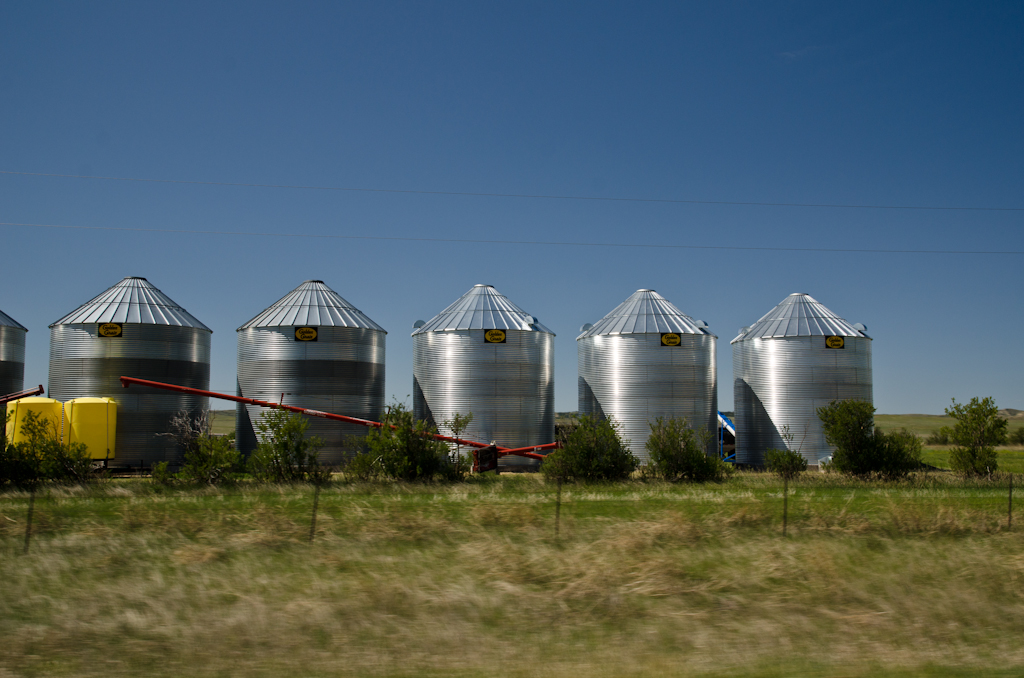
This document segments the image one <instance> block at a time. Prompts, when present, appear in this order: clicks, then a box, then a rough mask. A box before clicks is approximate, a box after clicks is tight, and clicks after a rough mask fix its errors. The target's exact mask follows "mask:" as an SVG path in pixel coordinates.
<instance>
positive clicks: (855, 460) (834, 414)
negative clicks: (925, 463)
mask: <svg viewBox="0 0 1024 678" xmlns="http://www.w3.org/2000/svg"><path fill="white" fill-rule="evenodd" d="M817 412H818V418H819V419H821V423H822V428H823V429H824V431H825V441H826V442H828V444H829V445H832V446H833V447H835V450H836V451H835V452H834V453H833V454H832V462H831V463H830V464H829V468H831V469H833V470H835V471H838V472H840V473H846V474H849V475H854V476H860V477H866V476H872V475H876V476H879V477H881V478H886V479H890V480H891V479H895V478H902V477H904V476H906V475H907V474H908V473H910V472H911V471H913V470H914V469H916V468H919V467H920V466H921V440H920V439H919V438H918V437H917V436H916V435H914V434H913V433H911V432H909V431H907V430H905V429H904V430H900V431H893V432H892V433H883V432H882V431H876V430H875V408H874V406H873V405H872V404H871V403H869V402H865V401H862V400H833V401H832V402H830V403H829V404H828V405H825V406H824V407H819V408H818V409H817Z"/></svg>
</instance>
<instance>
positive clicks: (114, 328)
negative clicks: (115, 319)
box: [97, 323, 124, 337]
mask: <svg viewBox="0 0 1024 678" xmlns="http://www.w3.org/2000/svg"><path fill="white" fill-rule="evenodd" d="M123 331H124V327H123V326H122V325H121V323H103V324H102V325H100V326H99V330H98V331H97V333H98V334H99V336H101V337H120V336H121V333H122V332H123Z"/></svg>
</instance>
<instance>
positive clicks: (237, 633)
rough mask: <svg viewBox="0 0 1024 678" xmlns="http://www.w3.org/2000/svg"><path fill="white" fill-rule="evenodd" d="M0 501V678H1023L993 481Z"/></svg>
mask: <svg viewBox="0 0 1024 678" xmlns="http://www.w3.org/2000/svg"><path fill="white" fill-rule="evenodd" d="M562 496H563V504H562V513H561V526H560V535H559V537H558V538H556V537H555V533H554V512H555V507H554V499H555V489H554V488H553V487H551V486H550V485H546V484H544V483H543V481H542V480H541V479H540V478H538V477H537V476H534V475H530V476H523V475H516V476H509V475H505V476H502V477H500V478H494V477H493V476H491V477H488V478H477V479H473V480H472V481H470V482H468V483H466V484H461V485H408V484H393V485H385V484H381V485H377V484H347V483H344V482H336V483H334V484H333V485H332V486H331V487H329V488H328V489H327V490H325V491H324V492H323V493H322V494H321V497H320V518H319V522H318V524H317V533H316V540H315V541H314V543H313V544H309V543H308V541H307V540H308V535H309V514H310V508H311V502H312V491H311V489H310V488H309V487H306V486H295V487H292V486H285V487H276V486H275V487H256V486H240V487H235V488H226V489H218V488H206V489H170V490H168V489H162V488H160V487H158V486H154V485H153V484H152V483H150V482H149V481H148V480H114V481H104V482H102V483H100V484H98V485H96V486H92V487H86V488H70V489H54V490H51V491H49V492H46V493H43V494H41V495H40V496H39V497H38V498H37V500H36V504H35V506H36V513H35V532H34V536H33V540H32V543H31V549H30V552H29V554H28V555H22V554H21V551H22V548H23V543H24V542H23V539H24V527H25V513H26V508H27V503H28V495H26V494H25V493H21V492H8V493H5V494H0V581H2V582H3V585H2V586H0V634H2V636H3V638H4V642H3V643H0V676H3V677H4V678H7V676H42V675H48V676H49V675H75V676H100V675H102V676H110V675H146V676H228V675H231V676H237V675H254V676H281V675H288V676H343V675H344V676H652V675H669V676H684V675H697V676H734V675H739V676H795V675H808V674H819V675H836V676H869V675H870V676H876V675H882V676H910V675H929V676H961V675H963V676H967V675H972V676H973V675H991V676H1011V675H1020V673H1021V672H1022V671H1024V648H1022V647H1021V644H1020V642H1019V638H1020V629H1021V628H1024V555H1022V554H1024V529H1021V528H1018V527H1017V526H1016V525H1015V526H1014V528H1013V529H1012V530H1008V529H1007V501H1006V500H1007V488H1006V484H1005V480H1003V479H1000V480H998V481H996V482H988V481H969V482H965V481H960V480H957V479H956V478H954V477H953V476H952V474H946V473H930V474H920V475H918V476H916V477H915V478H914V480H913V481H911V482H905V483H897V484H868V483H861V482H857V481H850V480H845V479H842V478H837V477H834V476H831V475H822V474H816V473H815V474H808V475H807V476H806V477H805V478H804V479H802V480H800V481H798V482H796V483H794V484H793V485H791V487H790V496H789V504H790V510H791V513H790V522H789V536H788V537H786V538H783V537H782V536H781V511H782V492H781V487H780V485H779V483H778V481H777V480H776V479H775V478H773V477H771V476H768V475H766V474H757V473H740V474H737V475H736V476H735V477H733V478H731V479H730V480H728V481H727V482H725V483H722V484H718V485H696V486H690V485H668V484H664V483H642V482H627V483H621V484H614V485H596V486H566V487H565V488H564V490H563V495H562Z"/></svg>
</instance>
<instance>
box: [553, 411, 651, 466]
mask: <svg viewBox="0 0 1024 678" xmlns="http://www.w3.org/2000/svg"><path fill="white" fill-rule="evenodd" d="M559 442H560V443H561V444H562V447H561V449H558V450H555V451H554V452H552V453H551V454H549V455H548V456H547V457H546V458H545V459H544V462H543V463H542V464H541V467H540V470H541V472H542V473H543V474H544V476H545V477H546V478H549V479H554V478H561V479H563V480H583V481H594V480H622V479H624V478H628V477H629V476H630V474H632V473H633V471H635V470H636V468H637V466H639V464H640V462H639V460H638V459H637V458H636V457H634V456H633V454H632V453H631V452H630V451H629V448H628V447H627V446H626V443H625V442H624V441H623V440H622V436H621V435H620V434H619V427H618V425H616V424H615V423H614V422H612V421H611V420H610V419H600V418H597V417H592V416H589V415H583V416H581V417H580V418H579V420H578V421H577V422H576V423H575V424H572V425H569V426H567V427H565V429H563V431H562V432H561V434H560V435H559Z"/></svg>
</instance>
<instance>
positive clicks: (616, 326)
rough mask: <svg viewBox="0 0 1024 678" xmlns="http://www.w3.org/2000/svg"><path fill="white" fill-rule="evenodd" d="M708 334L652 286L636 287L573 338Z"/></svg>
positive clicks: (703, 327)
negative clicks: (604, 314)
mask: <svg viewBox="0 0 1024 678" xmlns="http://www.w3.org/2000/svg"><path fill="white" fill-rule="evenodd" d="M666 332H674V333H676V334H711V336H715V335H713V334H712V333H711V330H709V329H708V328H707V325H706V324H702V322H701V321H699V320H694V319H693V318H691V317H690V316H688V315H686V314H685V313H683V312H682V311H680V310H679V309H678V308H676V306H675V304H673V303H672V302H671V301H669V300H668V299H666V298H665V297H663V296H661V295H660V294H658V293H657V292H655V291H654V290H637V291H636V292H634V293H633V294H632V295H631V296H630V297H629V298H628V299H626V300H625V301H624V302H622V303H621V304H619V305H618V306H616V307H615V308H614V309H613V310H612V312H611V313H609V314H608V315H606V316H605V317H603V318H601V319H600V320H598V321H597V322H596V323H594V325H593V327H591V328H590V329H588V330H586V331H584V332H583V333H582V334H580V335H579V336H578V337H576V340H577V341H579V340H580V339H584V338H586V337H593V336H597V335H608V334H660V333H666Z"/></svg>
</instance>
